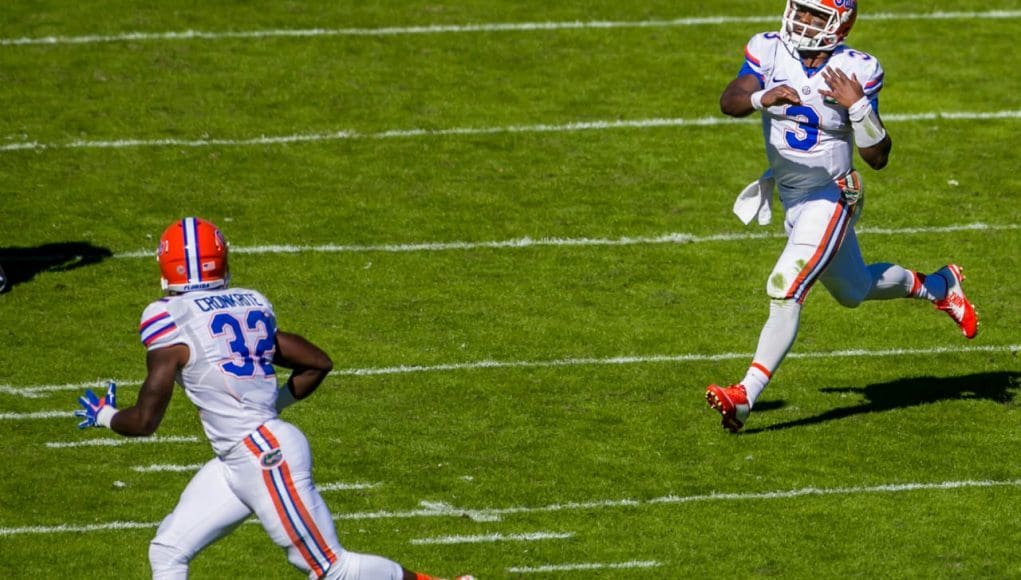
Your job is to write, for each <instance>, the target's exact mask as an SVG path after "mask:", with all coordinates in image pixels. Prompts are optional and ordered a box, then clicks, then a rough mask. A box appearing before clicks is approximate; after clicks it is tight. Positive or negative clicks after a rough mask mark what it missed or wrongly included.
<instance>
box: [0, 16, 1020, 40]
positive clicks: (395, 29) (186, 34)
mask: <svg viewBox="0 0 1021 580" xmlns="http://www.w3.org/2000/svg"><path fill="white" fill-rule="evenodd" d="M858 18H859V20H876V21H890V20H892V21H899V20H1006V19H1013V18H1021V11H1018V10H990V11H986V12H944V11H936V12H920V13H918V12H916V13H910V12H909V13H893V12H878V13H874V14H862V15H861V16H859V17H858ZM776 20H777V16H776V15H771V16H705V17H694V18H675V19H669V20H634V21H601V20H593V21H585V22H580V21H574V22H508V23H489V24H460V25H458V24H433V25H423V26H387V27H380V28H305V29H276V30H272V29H271V30H240V31H225V32H207V31H199V30H184V31H176V32H173V31H172V32H124V33H121V34H109V35H99V34H92V35H84V36H44V37H35V38H31V37H25V38H0V46H25V45H62V44H94V43H103V42H147V41H161V40H228V39H267V38H317V37H330V36H355V37H358V36H370V37H371V36H375V37H379V36H405V35H421V34H458V33H479V32H534V31H554V30H580V29H611V28H668V27H680V26H707V25H708V26H716V25H721V24H758V23H774V22H775V21H776Z"/></svg>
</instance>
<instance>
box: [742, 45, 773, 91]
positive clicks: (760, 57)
mask: <svg viewBox="0 0 1021 580" xmlns="http://www.w3.org/2000/svg"><path fill="white" fill-rule="evenodd" d="M775 37H777V35H776V33H768V32H766V33H760V34H756V35H755V36H753V37H752V38H751V40H749V41H748V44H746V45H745V47H744V64H743V65H742V66H741V70H739V71H738V73H737V76H739V77H743V76H745V75H755V77H756V78H757V79H759V87H760V88H762V87H765V86H766V77H767V76H768V74H769V71H768V69H769V68H770V67H771V63H770V60H771V59H770V55H771V54H772V52H773V51H772V46H771V45H772V43H773V41H775Z"/></svg>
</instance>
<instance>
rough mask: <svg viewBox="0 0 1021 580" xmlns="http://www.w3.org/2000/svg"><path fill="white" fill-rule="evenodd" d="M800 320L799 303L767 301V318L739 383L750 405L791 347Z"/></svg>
mask: <svg viewBox="0 0 1021 580" xmlns="http://www.w3.org/2000/svg"><path fill="white" fill-rule="evenodd" d="M800 322H801V304H799V303H798V302H797V301H795V300H773V301H772V302H770V303H769V319H768V320H766V324H765V325H763V327H762V332H761V333H760V334H759V345H758V347H757V348H756V349H755V358H754V359H753V360H752V364H751V366H750V367H749V368H748V372H747V373H746V374H745V377H744V379H743V380H742V382H741V384H742V385H744V388H745V391H747V392H748V405H749V406H750V407H752V406H754V405H755V400H756V399H757V398H758V397H759V394H761V393H762V391H763V389H765V388H766V385H768V384H769V380H770V379H771V378H772V376H773V373H774V372H776V369H777V367H779V366H780V363H781V362H783V359H784V357H786V356H787V353H788V352H789V351H790V350H791V346H792V345H793V344H794V339H795V338H796V337H797V336H798V325H799V324H800Z"/></svg>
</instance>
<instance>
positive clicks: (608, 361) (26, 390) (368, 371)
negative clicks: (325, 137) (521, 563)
mask: <svg viewBox="0 0 1021 580" xmlns="http://www.w3.org/2000/svg"><path fill="white" fill-rule="evenodd" d="M1018 351H1021V344H1000V345H994V344H990V345H966V346H937V347H930V348H894V349H883V350H863V349H853V350H834V351H821V352H792V353H790V354H789V355H787V358H806V359H815V358H848V357H850V358H854V357H862V358H864V357H891V356H926V355H934V354H971V353H1016V352H1018ZM751 358H752V353H747V352H727V353H716V354H678V355H649V356H618V357H610V358H568V359H559V360H545V361H477V362H467V363H449V364H439V365H401V366H396V367H379V368H361V369H339V370H334V371H333V372H331V373H330V374H331V375H340V376H372V375H395V374H407V373H426V372H440V371H461V370H483V369H501V368H543V367H567V366H580V365H623V364H646V363H663V362H673V363H676V362H716V361H723V360H734V359H749V360H750V359H751ZM140 384H141V381H125V382H124V383H123V384H122V383H118V386H124V385H140ZM92 385H94V383H91V382H90V383H79V384H77V385H73V384H66V385H36V386H26V387H14V386H11V385H3V386H0V393H4V394H8V395H14V396H20V397H27V398H37V397H40V396H42V395H41V393H49V392H54V391H67V390H79V389H83V388H86V387H88V386H92ZM46 412H47V413H54V414H56V413H58V411H46ZM15 418H17V417H15Z"/></svg>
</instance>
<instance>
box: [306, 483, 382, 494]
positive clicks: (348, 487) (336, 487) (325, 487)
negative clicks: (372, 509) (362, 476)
mask: <svg viewBox="0 0 1021 580" xmlns="http://www.w3.org/2000/svg"><path fill="white" fill-rule="evenodd" d="M379 486H380V484H379V483H347V482H343V481H335V482H333V483H323V484H320V485H317V486H316V489H317V490H319V491H320V492H327V491H355V490H362V489H374V488H377V487H379Z"/></svg>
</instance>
